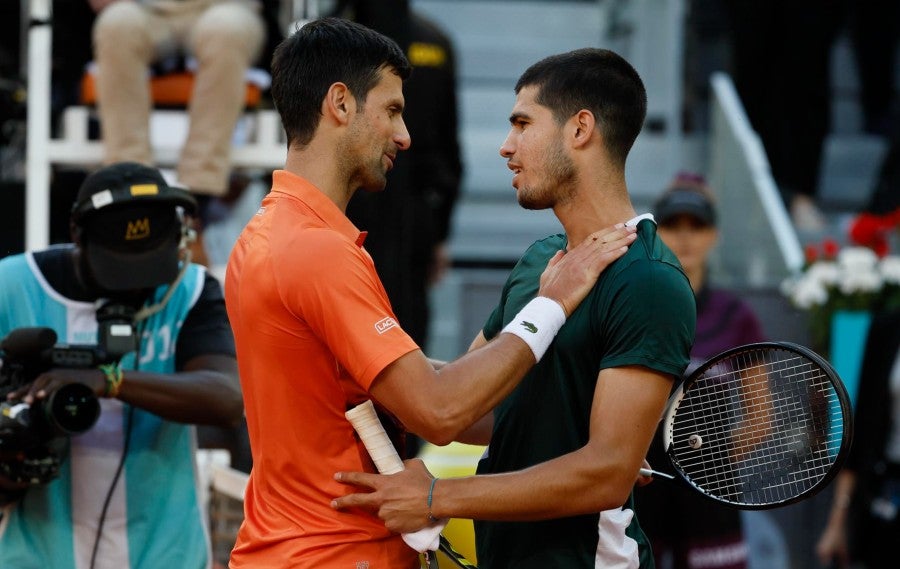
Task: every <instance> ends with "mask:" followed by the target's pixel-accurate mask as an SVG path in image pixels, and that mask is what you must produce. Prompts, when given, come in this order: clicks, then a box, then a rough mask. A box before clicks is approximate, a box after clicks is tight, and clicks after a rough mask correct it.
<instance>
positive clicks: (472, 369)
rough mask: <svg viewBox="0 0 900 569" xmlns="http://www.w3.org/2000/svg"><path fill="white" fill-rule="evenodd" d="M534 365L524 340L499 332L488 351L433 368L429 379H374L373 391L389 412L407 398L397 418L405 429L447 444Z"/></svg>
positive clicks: (503, 395)
mask: <svg viewBox="0 0 900 569" xmlns="http://www.w3.org/2000/svg"><path fill="white" fill-rule="evenodd" d="M534 363H535V358H534V354H533V353H532V351H531V349H530V348H529V347H528V346H527V345H526V344H525V342H524V341H522V340H521V339H520V338H518V337H516V336H514V335H512V334H501V335H500V336H498V337H497V338H496V339H495V340H494V341H493V342H491V343H490V344H488V345H487V346H485V347H484V348H482V349H480V350H475V351H472V352H469V353H467V354H465V355H464V356H462V357H461V358H459V359H457V360H455V361H453V362H450V363H447V364H446V365H444V366H442V367H441V368H440V369H438V370H434V369H433V368H432V367H431V365H429V366H428V369H429V373H428V374H427V376H426V377H422V376H421V375H418V379H415V377H416V376H415V375H414V376H413V377H412V378H408V379H407V380H406V381H404V382H402V383H400V382H395V381H385V382H381V381H376V382H375V384H373V387H372V393H373V395H374V396H375V398H376V399H377V400H379V401H381V402H382V403H385V404H387V406H388V408H391V407H392V406H391V404H390V402H391V401H397V400H400V399H403V400H405V404H404V405H402V410H400V411H399V412H395V414H397V415H398V417H399V418H400V420H401V421H402V422H403V423H404V425H405V426H406V427H407V429H409V430H410V431H412V432H414V433H416V434H417V435H419V436H421V437H422V438H424V439H425V440H427V441H429V442H432V443H434V444H438V445H445V444H448V443H450V442H452V441H454V440H456V439H457V438H458V437H459V436H460V434H461V433H462V432H463V431H465V430H466V429H467V428H469V427H470V426H471V425H472V424H473V423H475V422H476V421H477V420H479V419H481V418H482V417H484V416H485V415H486V414H487V413H488V412H490V411H491V410H492V409H493V408H494V407H495V406H496V405H497V404H498V403H500V401H502V400H503V398H504V397H506V396H507V395H508V394H509V393H510V392H511V391H512V390H513V389H514V388H515V386H516V385H517V384H518V383H519V381H520V380H521V379H522V377H523V376H524V375H525V373H526V372H527V371H528V370H529V369H530V368H531V367H532V366H533V365H534ZM420 369H421V368H420ZM400 373H403V372H402V371H401V372H400ZM388 392H389V393H388ZM397 407H398V408H400V407H399V406H397ZM392 410H393V409H392ZM404 414H405V416H404Z"/></svg>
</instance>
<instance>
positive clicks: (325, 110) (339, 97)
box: [322, 82, 356, 125]
mask: <svg viewBox="0 0 900 569" xmlns="http://www.w3.org/2000/svg"><path fill="white" fill-rule="evenodd" d="M355 113H356V99H355V98H354V97H353V94H352V93H350V89H349V88H347V85H345V84H344V83H341V82H337V83H332V84H331V87H329V88H328V92H327V93H326V94H325V99H324V100H323V101H322V116H324V117H328V118H331V119H332V120H334V121H335V122H337V123H338V124H341V125H344V124H347V123H348V122H349V121H350V116H351V115H353V114H355Z"/></svg>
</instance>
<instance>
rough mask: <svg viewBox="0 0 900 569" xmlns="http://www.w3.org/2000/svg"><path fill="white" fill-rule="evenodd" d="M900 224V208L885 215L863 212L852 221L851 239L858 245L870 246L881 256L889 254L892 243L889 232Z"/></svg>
mask: <svg viewBox="0 0 900 569" xmlns="http://www.w3.org/2000/svg"><path fill="white" fill-rule="evenodd" d="M898 225H900V209H897V210H895V211H892V212H890V213H887V214H884V215H875V214H873V213H861V214H859V215H858V216H856V218H855V219H854V220H853V221H852V222H850V230H849V231H848V233H849V237H850V240H851V241H852V242H853V243H856V244H857V245H862V246H864V247H868V248H870V249H872V250H873V251H875V253H876V254H877V255H878V256H879V257H884V256H885V255H887V254H888V251H889V249H890V244H889V243H888V233H890V232H891V231H892V230H893V229H894V228H895V227H897V226H898Z"/></svg>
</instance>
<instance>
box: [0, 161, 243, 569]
mask: <svg viewBox="0 0 900 569" xmlns="http://www.w3.org/2000/svg"><path fill="white" fill-rule="evenodd" d="M194 207H195V204H194V200H193V198H191V197H190V195H189V194H187V193H186V192H183V191H181V190H178V189H176V188H172V187H169V186H168V185H167V184H166V182H165V181H164V179H163V177H162V176H161V175H160V173H159V172H158V171H157V170H155V169H153V168H149V167H146V166H142V165H140V164H136V163H128V162H124V163H117V164H113V165H111V166H107V167H105V168H102V169H100V170H98V171H96V172H94V173H93V174H91V175H90V176H88V177H87V178H86V179H85V181H84V183H83V184H82V186H81V188H80V190H79V192H78V197H77V201H76V203H75V205H74V207H73V210H72V216H71V230H72V239H73V243H72V244H68V245H59V246H53V247H50V248H48V249H46V250H43V251H36V252H30V253H25V254H22V255H15V256H11V257H7V258H5V259H3V260H2V261H0V336H4V337H5V336H7V335H8V334H9V333H10V332H11V331H13V330H15V329H17V328H21V327H34V326H46V327H49V328H52V329H53V330H54V331H55V332H56V334H57V336H58V338H59V339H60V341H61V342H63V343H67V344H72V345H75V344H79V345H83V344H97V343H98V335H99V339H100V342H99V344H100V346H101V347H103V345H104V344H105V343H106V342H105V340H106V339H105V338H104V334H105V333H106V332H107V331H108V329H110V328H109V325H108V322H107V324H106V325H105V324H104V322H106V321H107V320H108V319H109V318H112V322H113V324H114V325H115V324H116V323H124V324H128V323H131V324H133V328H132V330H133V332H134V340H133V344H132V345H133V346H134V348H135V349H134V350H132V351H130V352H129V353H125V354H124V355H123V356H122V357H121V358H120V359H119V360H117V361H115V362H113V363H111V364H109V365H103V366H100V367H93V366H92V367H84V368H73V369H63V368H58V367H57V368H53V369H50V370H49V371H45V372H43V373H40V374H39V375H37V377H36V378H35V379H34V381H32V382H31V383H30V384H28V385H24V386H22V387H19V388H17V389H15V390H13V391H11V392H10V393H8V394H7V396H6V398H7V400H8V401H14V400H21V401H22V402H23V403H26V404H32V403H34V402H35V401H39V400H43V399H44V398H47V397H48V396H49V394H52V393H53V392H54V391H55V390H56V389H58V388H59V387H60V386H62V385H65V384H69V383H73V382H78V383H82V384H84V385H86V386H88V387H89V388H90V389H91V390H93V393H94V394H96V396H97V397H98V398H100V407H101V412H100V415H99V418H98V419H97V422H96V424H95V425H94V426H93V428H91V429H90V430H88V431H86V432H84V433H83V434H79V435H73V436H71V437H64V440H65V441H66V442H67V443H68V450H67V451H66V452H65V454H63V455H62V456H61V461H60V464H59V469H58V475H57V476H56V477H55V478H53V479H52V480H49V481H46V482H43V483H40V484H29V485H25V484H22V483H16V482H14V481H12V480H10V479H8V478H7V479H5V480H2V481H0V488H5V491H0V499H2V500H3V501H5V502H6V504H5V505H3V502H0V508H2V510H0V511H2V514H3V519H2V520H0V567H10V568H12V567H15V568H17V569H30V568H35V569H37V568H40V569H44V568H47V567H53V568H54V569H75V568H76V567H78V568H92V569H113V568H115V569H128V568H149V567H154V568H157V567H172V568H176V567H177V568H178V569H193V568H203V567H209V566H210V565H211V563H212V561H211V558H210V551H209V539H208V532H207V530H206V523H205V512H203V511H201V506H200V503H199V498H198V488H197V484H196V476H195V466H194V465H195V463H194V451H195V449H196V433H195V427H193V426H192V424H208V425H219V426H233V425H236V424H238V423H239V422H240V421H241V419H242V417H243V403H242V399H241V393H240V385H239V382H238V377H237V365H236V360H235V351H234V340H233V337H232V333H231V328H230V326H229V323H228V319H227V315H226V312H225V305H224V299H223V296H222V290H221V286H220V284H219V283H218V281H216V280H215V279H214V278H213V277H211V276H209V275H208V274H206V272H205V270H204V269H203V267H201V266H199V265H196V264H192V263H190V259H189V255H188V254H187V253H186V251H187V242H188V241H189V239H188V230H187V229H186V228H187V227H188V224H187V223H186V222H185V214H190V213H191V212H192V211H193V208H194ZM98 321H99V323H98ZM117 329H118V330H122V329H123V327H121V326H120V327H119V328H117ZM124 329H128V328H127V326H125V327H124ZM98 332H99V334H98ZM112 336H115V333H112ZM112 336H111V338H112ZM112 339H114V340H116V341H119V340H121V338H112ZM123 352H124V350H123ZM8 454H9V453H5V456H3V457H2V458H0V460H15V458H12V459H11V458H9V456H6V455H8ZM12 466H15V465H12Z"/></svg>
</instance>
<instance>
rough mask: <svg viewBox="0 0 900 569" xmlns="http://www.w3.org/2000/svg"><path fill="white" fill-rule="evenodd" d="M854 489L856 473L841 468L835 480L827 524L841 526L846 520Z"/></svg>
mask: <svg viewBox="0 0 900 569" xmlns="http://www.w3.org/2000/svg"><path fill="white" fill-rule="evenodd" d="M855 490H856V473H855V472H853V471H852V470H846V469H845V470H842V471H841V472H840V473H839V474H838V475H837V479H836V480H835V484H834V496H833V498H832V500H831V512H830V513H829V515H828V524H829V525H834V524H837V525H840V526H843V525H844V524H845V522H846V520H847V511H848V509H849V507H850V501H851V500H852V499H853V492H854V491H855Z"/></svg>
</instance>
